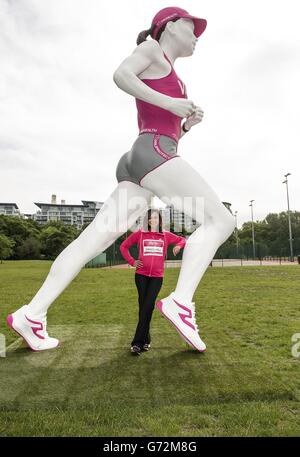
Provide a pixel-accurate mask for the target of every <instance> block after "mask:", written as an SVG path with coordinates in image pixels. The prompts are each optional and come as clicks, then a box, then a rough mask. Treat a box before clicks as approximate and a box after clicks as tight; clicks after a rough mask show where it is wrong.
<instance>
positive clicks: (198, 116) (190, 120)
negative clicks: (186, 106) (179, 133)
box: [184, 106, 204, 130]
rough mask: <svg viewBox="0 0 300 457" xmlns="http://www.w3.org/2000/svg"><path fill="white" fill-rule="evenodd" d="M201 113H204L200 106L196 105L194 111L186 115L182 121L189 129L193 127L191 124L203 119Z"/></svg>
mask: <svg viewBox="0 0 300 457" xmlns="http://www.w3.org/2000/svg"><path fill="white" fill-rule="evenodd" d="M203 115H204V113H203V111H202V109H201V108H200V106H197V107H196V110H195V112H194V113H193V114H191V115H190V116H188V117H187V119H186V121H185V122H184V125H185V127H186V129H188V130H189V129H190V128H191V127H193V125H196V124H198V123H199V122H201V121H202V119H203Z"/></svg>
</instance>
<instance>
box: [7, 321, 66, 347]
mask: <svg viewBox="0 0 300 457" xmlns="http://www.w3.org/2000/svg"><path fill="white" fill-rule="evenodd" d="M13 321H14V318H13V316H12V314H9V315H8V316H7V318H6V323H7V325H8V327H9V328H11V329H12V330H13V331H14V332H15V333H16V334H17V335H19V336H20V337H21V338H23V340H24V341H25V343H26V344H27V345H28V346H29V347H30V349H31V350H32V351H34V352H43V350H41V349H34V348H33V347H32V346H31V344H30V343H28V341H27V340H26V338H24V336H23V335H21V333H19V332H18V331H17V330H16V329H15V328H14V326H13ZM59 346H60V343H59V344H58V345H57V346H56V347H55V348H52V349H56V348H57V347H59ZM48 350H49V349H48Z"/></svg>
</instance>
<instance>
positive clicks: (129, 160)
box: [116, 133, 180, 185]
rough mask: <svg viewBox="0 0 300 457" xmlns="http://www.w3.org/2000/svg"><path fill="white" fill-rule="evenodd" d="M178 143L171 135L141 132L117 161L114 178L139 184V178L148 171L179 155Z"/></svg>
mask: <svg viewBox="0 0 300 457" xmlns="http://www.w3.org/2000/svg"><path fill="white" fill-rule="evenodd" d="M177 147H178V143H177V141H176V140H173V139H172V138H171V137H169V136H166V135H161V134H158V133H142V134H141V135H139V136H138V137H137V139H136V140H135V142H134V143H133V145H132V148H131V150H130V151H128V152H125V154H123V155H122V156H121V158H120V160H119V162H118V165H117V169H116V178H117V181H118V183H119V182H121V181H131V182H134V183H136V184H139V185H140V182H141V179H142V178H143V177H144V176H146V175H147V174H148V173H149V172H150V171H152V170H154V169H155V168H157V167H159V166H160V165H162V164H163V163H165V162H167V161H168V160H171V159H174V158H176V157H180V156H179V155H178V154H177Z"/></svg>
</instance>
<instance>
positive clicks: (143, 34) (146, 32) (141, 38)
mask: <svg viewBox="0 0 300 457" xmlns="http://www.w3.org/2000/svg"><path fill="white" fill-rule="evenodd" d="M155 27H156V25H155V24H153V25H151V27H150V29H148V30H143V31H142V32H140V33H139V34H138V37H137V39H136V44H137V45H139V44H141V43H143V41H146V40H147V36H148V35H151V34H152V32H153V30H154V29H155Z"/></svg>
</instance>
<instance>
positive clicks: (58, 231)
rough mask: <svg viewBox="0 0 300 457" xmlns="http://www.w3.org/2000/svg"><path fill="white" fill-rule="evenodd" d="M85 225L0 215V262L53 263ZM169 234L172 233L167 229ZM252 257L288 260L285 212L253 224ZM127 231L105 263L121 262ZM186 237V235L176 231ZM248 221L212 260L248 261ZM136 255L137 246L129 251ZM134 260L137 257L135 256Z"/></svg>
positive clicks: (297, 241)
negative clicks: (253, 243) (121, 251)
mask: <svg viewBox="0 0 300 457" xmlns="http://www.w3.org/2000/svg"><path fill="white" fill-rule="evenodd" d="M290 217H291V225H292V233H293V247H294V254H295V255H300V212H299V211H294V212H291V213H290ZM87 225H88V223H86V224H85V225H84V226H83V227H82V228H81V229H80V230H78V229H77V228H76V227H74V226H72V225H66V224H64V223H63V222H60V221H50V222H48V223H47V224H45V225H41V224H38V223H37V222H36V221H34V220H32V219H22V218H20V217H18V216H6V215H0V261H1V263H2V262H3V260H4V259H8V260H25V259H36V260H40V259H47V260H54V259H55V258H56V257H57V256H58V255H59V254H60V252H61V251H63V249H65V247H67V246H68V244H70V243H71V242H72V241H73V240H75V239H76V238H77V237H78V236H79V235H80V233H81V232H82V231H83V230H84V229H85V228H86V227H87ZM170 231H174V230H173V227H172V226H171V227H170ZM254 232H255V252H256V257H257V258H259V259H263V258H265V257H267V256H271V257H288V256H289V254H290V247H289V229H288V215H287V212H281V213H278V214H277V213H269V214H268V215H267V216H266V218H265V219H264V220H262V221H256V222H254ZM130 233H131V232H130V231H128V232H126V233H124V234H123V235H122V236H120V237H119V238H118V239H117V240H116V241H115V242H114V243H113V244H112V245H111V246H110V247H109V248H107V249H106V250H105V251H104V252H105V253H106V258H107V260H108V261H110V262H113V261H122V260H124V259H123V258H122V256H121V253H120V244H121V243H122V241H123V240H124V239H125V238H126V237H127V236H128V235H129V234H130ZM176 233H177V234H178V235H182V236H185V237H188V236H189V235H190V233H187V232H185V231H184V229H183V231H181V232H180V233H179V232H176ZM252 249H253V247H252V222H251V221H249V222H245V223H244V224H243V225H242V227H241V228H240V229H238V230H235V231H234V232H233V233H232V235H231V236H230V237H229V238H228V240H227V241H226V242H225V243H224V244H223V245H222V246H220V248H219V249H218V250H217V252H216V254H215V258H216V259H217V258H224V259H226V258H252V252H253V251H252ZM130 251H131V253H132V255H133V256H134V257H136V256H137V246H133V247H132V248H131V249H130ZM181 257H182V250H181V251H180V252H179V253H178V255H177V256H176V257H174V256H173V253H172V247H171V246H169V249H168V259H180V258H181ZM136 258H137V257H136Z"/></svg>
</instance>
